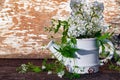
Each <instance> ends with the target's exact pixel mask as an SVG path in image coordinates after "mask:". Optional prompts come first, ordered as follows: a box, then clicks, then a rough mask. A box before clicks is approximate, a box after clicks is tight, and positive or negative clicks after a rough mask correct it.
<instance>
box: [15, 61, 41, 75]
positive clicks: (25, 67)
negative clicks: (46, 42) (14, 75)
mask: <svg viewBox="0 0 120 80" xmlns="http://www.w3.org/2000/svg"><path fill="white" fill-rule="evenodd" d="M16 70H17V71H18V72H19V73H27V72H36V73H39V72H41V71H42V70H41V68H40V67H39V66H35V65H33V64H32V63H30V62H29V63H27V64H22V65H21V66H20V67H18V68H17V69H16Z"/></svg>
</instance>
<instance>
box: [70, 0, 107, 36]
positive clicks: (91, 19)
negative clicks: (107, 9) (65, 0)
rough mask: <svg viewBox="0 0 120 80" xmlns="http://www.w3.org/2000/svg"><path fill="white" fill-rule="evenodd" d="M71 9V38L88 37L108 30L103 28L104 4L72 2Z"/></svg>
mask: <svg viewBox="0 0 120 80" xmlns="http://www.w3.org/2000/svg"><path fill="white" fill-rule="evenodd" d="M70 7H71V9H72V12H71V16H70V20H69V21H70V22H69V24H70V28H69V30H68V35H69V36H74V37H78V36H80V35H81V36H86V35H92V34H93V33H96V32H98V31H101V32H103V31H106V30H107V29H106V30H105V28H106V27H104V26H103V25H104V19H103V14H102V12H103V10H104V6H103V3H100V2H97V1H94V2H90V1H88V0H71V4H70ZM86 33H87V34H86ZM88 33H89V34H88Z"/></svg>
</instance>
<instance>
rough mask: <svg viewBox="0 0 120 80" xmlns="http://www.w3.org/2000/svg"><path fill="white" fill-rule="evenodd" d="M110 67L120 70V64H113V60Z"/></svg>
mask: <svg viewBox="0 0 120 80" xmlns="http://www.w3.org/2000/svg"><path fill="white" fill-rule="evenodd" d="M109 69H110V70H115V71H119V72H120V66H119V65H116V64H113V63H112V62H110V65H109Z"/></svg>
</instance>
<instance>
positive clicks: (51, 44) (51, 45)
mask: <svg viewBox="0 0 120 80" xmlns="http://www.w3.org/2000/svg"><path fill="white" fill-rule="evenodd" d="M47 49H49V50H50V51H51V52H52V54H53V55H54V56H55V57H56V58H57V59H58V60H59V61H61V60H62V59H63V56H62V55H61V53H60V52H58V51H57V50H58V49H59V46H58V45H57V44H56V43H55V42H54V41H53V40H51V41H50V42H49V43H48V45H47Z"/></svg>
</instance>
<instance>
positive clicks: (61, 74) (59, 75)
mask: <svg viewBox="0 0 120 80" xmlns="http://www.w3.org/2000/svg"><path fill="white" fill-rule="evenodd" d="M64 74H65V72H64V71H60V72H58V73H57V75H58V77H60V78H62V77H63V75H64Z"/></svg>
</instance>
